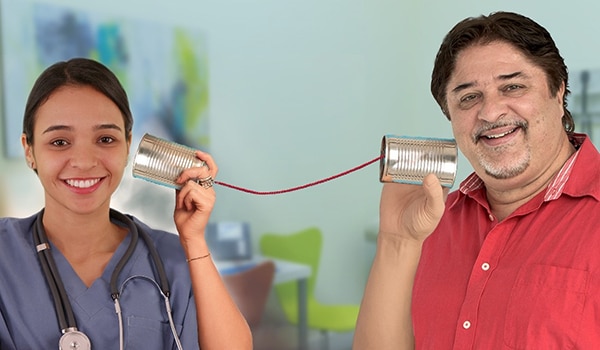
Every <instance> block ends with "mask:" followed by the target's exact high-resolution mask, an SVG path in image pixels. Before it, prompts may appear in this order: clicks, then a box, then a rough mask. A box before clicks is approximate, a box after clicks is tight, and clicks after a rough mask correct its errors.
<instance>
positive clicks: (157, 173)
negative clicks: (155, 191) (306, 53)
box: [133, 134, 204, 189]
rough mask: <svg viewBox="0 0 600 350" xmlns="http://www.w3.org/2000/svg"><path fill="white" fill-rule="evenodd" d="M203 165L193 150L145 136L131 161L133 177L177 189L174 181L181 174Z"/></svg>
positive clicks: (178, 186) (148, 135)
mask: <svg viewBox="0 0 600 350" xmlns="http://www.w3.org/2000/svg"><path fill="white" fill-rule="evenodd" d="M203 165H204V162H203V161H201V160H200V159H198V158H197V157H196V151H195V150H194V149H193V148H190V147H187V146H184V145H180V144H178V143H175V142H172V141H167V140H164V139H161V138H158V137H156V136H152V135H150V134H145V135H144V137H142V139H141V140H140V144H139V146H138V149H137V152H136V154H135V157H134V159H133V177H136V178H140V179H144V180H147V181H150V182H154V183H157V184H159V185H163V186H167V187H172V188H177V189H179V188H180V187H181V186H180V185H179V184H177V183H175V180H176V179H177V178H178V177H179V175H180V174H181V172H182V171H183V170H185V169H188V168H192V167H200V166H203Z"/></svg>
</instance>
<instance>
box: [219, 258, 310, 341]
mask: <svg viewBox="0 0 600 350" xmlns="http://www.w3.org/2000/svg"><path fill="white" fill-rule="evenodd" d="M266 259H268V258H265V257H254V258H252V259H249V260H235V261H234V260H225V261H224V260H216V261H215V265H216V266H217V270H219V273H220V274H222V275H227V274H233V273H237V272H241V271H244V270H246V269H250V268H252V267H253V266H255V265H256V264H258V263H260V262H261V261H264V260H266ZM271 260H273V262H275V277H274V278H273V284H279V283H284V282H291V281H297V283H298V348H299V349H300V350H305V349H307V348H308V314H307V310H308V305H307V299H308V297H307V296H308V291H307V281H308V278H309V277H310V275H311V273H312V271H311V268H310V266H308V265H304V264H298V263H295V262H291V261H286V260H279V259H271Z"/></svg>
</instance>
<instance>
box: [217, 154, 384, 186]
mask: <svg viewBox="0 0 600 350" xmlns="http://www.w3.org/2000/svg"><path fill="white" fill-rule="evenodd" d="M381 157H382V156H381V155H380V156H378V157H377V158H375V159H372V160H370V161H368V162H366V163H363V164H361V165H359V166H357V167H354V168H352V169H349V170H346V171H343V172H341V173H339V174H337V175H333V176H330V177H326V178H324V179H321V180H317V181H314V182H310V183H307V184H305V185H301V186H296V187H292V188H287V189H283V190H278V191H255V190H250V189H247V188H244V187H239V186H234V185H230V184H228V183H225V182H221V181H215V184H217V185H221V186H225V187H229V188H232V189H234V190H238V191H242V192H246V193H251V194H257V195H272V194H282V193H288V192H293V191H298V190H302V189H305V188H308V187H311V186H315V185H319V184H322V183H324V182H327V181H331V180H333V179H337V178H338V177H342V176H344V175H348V174H350V173H352V172H355V171H357V170H360V169H362V168H364V167H366V166H368V165H371V164H373V163H375V162H377V161H378V160H380V159H381Z"/></svg>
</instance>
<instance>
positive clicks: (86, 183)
mask: <svg viewBox="0 0 600 350" xmlns="http://www.w3.org/2000/svg"><path fill="white" fill-rule="evenodd" d="M98 181H100V179H94V180H66V182H67V184H69V186H73V187H78V188H88V187H92V186H94V185H95V184H97V183H98Z"/></svg>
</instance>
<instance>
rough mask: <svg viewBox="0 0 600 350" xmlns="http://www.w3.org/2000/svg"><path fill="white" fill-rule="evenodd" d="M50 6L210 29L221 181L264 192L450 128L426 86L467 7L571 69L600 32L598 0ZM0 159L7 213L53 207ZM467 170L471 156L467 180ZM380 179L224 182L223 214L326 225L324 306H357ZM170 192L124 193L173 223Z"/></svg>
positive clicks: (264, 186) (257, 228) (182, 0)
mask: <svg viewBox="0 0 600 350" xmlns="http://www.w3.org/2000/svg"><path fill="white" fill-rule="evenodd" d="M44 2H50V3H55V4H68V5H72V6H76V7H78V8H84V9H92V10H95V11H101V12H103V13H106V14H115V15H117V16H122V15H126V16H133V17H135V18H140V19H150V20H156V21H159V22H162V23H168V24H177V25H185V26H191V27H195V28H200V29H202V30H205V31H206V33H207V37H208V50H209V55H210V115H211V121H210V128H211V129H210V132H211V139H212V141H211V142H212V143H211V153H212V154H213V156H214V157H215V159H216V160H217V162H218V164H219V166H220V173H219V177H218V180H221V181H224V182H227V183H231V184H234V185H238V186H244V187H249V188H252V189H255V190H278V189H283V188H287V187H292V186H297V185H301V184H304V183H307V182H311V181H314V180H317V179H320V178H324V177H327V176H330V175H333V174H336V173H339V172H341V171H344V170H346V169H349V168H351V167H354V166H356V165H358V164H361V163H363V162H366V161H368V160H371V159H373V158H375V157H376V156H378V154H379V147H380V140H381V137H382V136H383V135H384V134H388V133H392V134H398V135H415V136H434V137H451V131H450V126H449V123H448V122H447V121H446V120H445V118H444V117H443V116H442V115H441V113H440V112H439V108H438V107H437V105H436V104H435V102H434V101H433V99H432V98H431V96H430V94H429V77H430V73H431V66H432V63H433V58H434V56H435V53H436V51H437V48H438V47H439V44H440V42H441V40H442V37H443V35H444V34H445V33H446V32H447V31H448V30H449V29H450V27H451V26H452V25H453V24H454V23H456V22H457V21H458V20H460V19H462V18H464V17H466V16H476V15H479V14H482V13H489V12H492V11H495V10H501V9H504V10H515V11H520V12H523V13H524V14H526V15H529V16H530V17H533V18H534V19H536V20H538V21H539V22H540V23H542V24H543V25H544V26H546V28H548V29H549V31H550V32H551V33H552V34H553V36H554V38H555V40H556V42H557V44H558V46H559V48H561V52H562V53H563V55H564V57H565V58H566V60H567V64H568V65H569V66H570V68H571V69H573V70H574V69H581V68H595V67H597V66H598V65H600V63H599V62H597V59H596V57H597V56H598V54H599V53H600V52H599V51H600V48H599V47H598V45H597V44H596V40H595V35H594V34H595V33H597V32H598V31H600V22H598V21H597V20H596V18H595V15H596V13H597V11H595V10H590V6H596V7H597V5H593V4H594V3H592V2H591V1H590V2H589V4H588V3H586V2H584V1H571V2H569V4H568V5H566V4H565V5H562V7H561V8H560V9H559V10H557V9H555V7H554V6H552V8H550V7H549V6H548V5H547V2H546V1H541V0H536V1H529V2H527V3H525V2H523V3H522V4H517V2H514V3H512V2H511V3H509V4H507V2H506V1H497V0H493V1H486V2H481V1H479V2H475V1H473V2H471V1H465V0H463V1H453V2H447V3H446V2H444V3H442V2H441V1H440V2H439V3H438V2H435V1H431V0H430V1H416V0H415V1H410V2H409V1H391V0H390V1H383V0H382V1H369V0H362V1H360V0H346V1H343V0H328V1H323V0H320V1H319V0H304V1H296V0H291V1H278V0H269V1H267V0H257V1H244V0H237V1H211V2H208V1H194V0H172V1H169V2H166V1H165V2H161V3H159V4H152V5H149V2H147V1H144V0H136V1H133V0H129V1H116V0H105V1H102V2H100V1H89V0H88V1H77V0H45V1H44ZM0 11H1V9H0ZM18 117H19V118H20V116H18ZM0 137H4V136H3V135H2V136H0ZM11 142H19V135H14V140H11ZM136 146H137V145H134V146H133V148H135V147H136ZM132 151H134V149H132ZM0 167H1V169H2V171H1V172H0V193H2V196H1V197H0V198H1V201H0V210H1V212H0V215H11V216H13V215H14V216H25V215H28V214H30V213H32V212H34V211H35V210H37V209H38V208H40V207H41V206H42V205H43V193H42V191H41V188H40V185H39V184H38V182H37V179H36V177H35V175H34V174H32V172H31V171H30V170H28V169H27V167H26V166H25V163H24V161H23V160H22V159H18V160H8V159H5V158H0ZM470 169H471V168H470V166H469V165H468V164H467V163H466V161H465V160H464V159H463V158H461V159H460V160H459V179H462V178H464V177H465V176H466V174H468V173H469V172H470ZM131 188H135V189H138V190H137V192H139V189H140V188H144V189H150V190H151V192H152V193H155V196H156V197H157V198H160V201H158V202H160V203H159V204H158V205H157V204H154V205H148V204H144V205H142V206H134V205H132V203H131V201H130V200H129V198H130V197H131V196H132V195H131V193H130V192H129V191H130V189H131ZM380 188H381V185H380V184H379V182H378V165H371V166H369V167H367V168H365V169H363V170H361V171H359V172H356V173H353V174H350V175H348V176H345V177H342V178H340V179H338V180H336V181H333V182H329V183H326V184H322V185H320V186H318V187H313V188H310V189H307V190H304V191H300V192H294V193H289V194H284V195H278V196H253V195H249V194H245V193H241V192H237V191H234V190H230V189H227V188H222V187H217V192H218V202H217V206H216V208H215V211H214V214H213V218H214V219H215V220H245V221H249V222H250V223H251V225H252V228H253V233H254V234H255V239H257V238H258V236H259V235H260V234H261V233H263V232H281V233H288V232H293V231H296V230H300V229H303V228H305V227H308V226H312V225H315V226H318V227H320V228H321V229H322V230H323V233H324V251H323V263H322V269H321V271H320V275H319V278H318V287H317V293H318V295H319V296H320V297H321V298H322V299H323V300H324V301H327V302H356V303H358V302H359V301H360V298H361V296H362V289H363V286H364V282H365V279H366V276H367V272H368V268H369V263H370V259H371V256H372V251H373V246H372V243H369V242H366V241H365V239H364V231H365V229H366V228H367V227H369V226H370V225H372V224H373V222H374V221H375V219H376V217H377V209H378V199H379V191H380ZM172 197H173V195H172V193H171V192H170V191H168V190H166V189H163V188H160V187H159V186H154V185H150V184H145V183H143V182H142V181H140V180H131V179H126V180H125V181H124V184H123V188H122V189H121V190H119V193H118V194H117V196H116V199H115V202H114V203H115V206H116V207H117V208H120V209H122V210H124V211H127V212H131V213H134V214H136V215H138V216H140V217H142V218H144V219H146V220H148V221H149V222H151V223H152V224H155V225H156V226H161V227H166V228H169V227H172V225H171V224H170V217H171V207H172ZM156 202H157V201H155V203H156Z"/></svg>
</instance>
